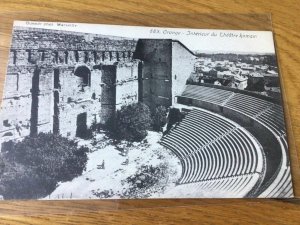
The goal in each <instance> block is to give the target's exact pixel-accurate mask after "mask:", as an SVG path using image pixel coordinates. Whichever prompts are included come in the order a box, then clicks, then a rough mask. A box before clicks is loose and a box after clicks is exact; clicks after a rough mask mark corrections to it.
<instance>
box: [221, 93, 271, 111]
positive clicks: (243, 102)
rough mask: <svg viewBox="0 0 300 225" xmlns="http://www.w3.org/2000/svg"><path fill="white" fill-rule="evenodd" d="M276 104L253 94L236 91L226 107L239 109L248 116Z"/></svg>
mask: <svg viewBox="0 0 300 225" xmlns="http://www.w3.org/2000/svg"><path fill="white" fill-rule="evenodd" d="M273 105H274V104H273V103H271V102H268V101H265V100H263V99H259V98H255V97H253V96H249V95H244V94H240V93H235V94H234V96H233V97H232V98H230V99H229V100H228V102H227V103H226V104H225V107H226V108H230V109H233V110H235V111H239V112H241V113H243V114H246V115H247V116H250V117H253V116H255V115H257V114H258V113H260V112H262V111H263V110H266V109H268V108H269V107H272V106H273Z"/></svg>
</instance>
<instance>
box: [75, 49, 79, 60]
mask: <svg viewBox="0 0 300 225" xmlns="http://www.w3.org/2000/svg"><path fill="white" fill-rule="evenodd" d="M75 60H76V62H78V61H79V54H78V51H75Z"/></svg>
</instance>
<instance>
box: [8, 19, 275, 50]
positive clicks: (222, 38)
mask: <svg viewBox="0 0 300 225" xmlns="http://www.w3.org/2000/svg"><path fill="white" fill-rule="evenodd" d="M14 26H22V27H32V28H43V29H52V30H65V31H73V32H83V33H93V34H101V35H110V36H118V37H125V38H134V39H138V38H150V39H174V40H179V41H180V42H182V43H183V44H184V45H185V46H186V47H188V48H189V49H190V50H192V51H197V53H241V54H243V53H244V54H245V53H252V54H274V53H275V48H274V41H273V33H272V32H271V31H242V30H212V29H187V28H163V27H142V26H123V25H122V26H121V25H105V24H84V23H59V22H40V21H15V22H14Z"/></svg>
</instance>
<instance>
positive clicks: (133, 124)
mask: <svg viewBox="0 0 300 225" xmlns="http://www.w3.org/2000/svg"><path fill="white" fill-rule="evenodd" d="M151 122H152V120H151V113H150V109H149V107H148V106H147V105H145V104H144V103H140V102H138V103H133V104H131V105H127V106H122V107H121V109H120V110H119V111H117V115H116V123H115V124H116V125H115V129H113V133H114V134H115V136H116V137H117V138H119V139H125V140H128V141H141V140H142V139H144V138H145V137H146V136H147V130H149V129H150V127H151Z"/></svg>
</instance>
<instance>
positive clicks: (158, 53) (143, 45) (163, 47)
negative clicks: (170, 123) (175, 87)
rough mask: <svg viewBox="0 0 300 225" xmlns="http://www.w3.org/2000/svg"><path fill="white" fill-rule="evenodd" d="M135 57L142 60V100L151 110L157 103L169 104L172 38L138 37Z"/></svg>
mask: <svg viewBox="0 0 300 225" xmlns="http://www.w3.org/2000/svg"><path fill="white" fill-rule="evenodd" d="M135 57H136V58H138V59H140V60H142V61H143V68H142V71H141V73H142V79H143V83H142V89H143V90H142V93H143V102H145V103H146V104H147V105H148V106H149V107H150V108H151V110H153V109H154V108H155V107H156V106H158V105H164V106H171V105H172V102H171V95H172V93H171V89H172V84H171V76H172V73H171V67H172V40H169V39H166V40H161V39H159V40H158V39H140V40H139V41H138V44H137V49H136V52H135Z"/></svg>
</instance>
